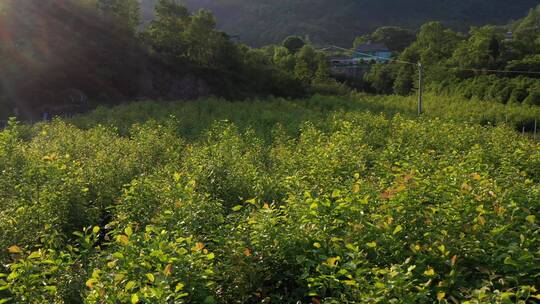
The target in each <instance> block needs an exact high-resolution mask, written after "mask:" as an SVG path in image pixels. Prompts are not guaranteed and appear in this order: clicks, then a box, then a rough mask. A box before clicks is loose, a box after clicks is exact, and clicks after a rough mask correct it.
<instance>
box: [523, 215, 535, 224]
mask: <svg viewBox="0 0 540 304" xmlns="http://www.w3.org/2000/svg"><path fill="white" fill-rule="evenodd" d="M525 219H526V220H527V222H529V223H531V224H534V222H535V221H536V216H535V215H529V216H527V217H526V218H525Z"/></svg>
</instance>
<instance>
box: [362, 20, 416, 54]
mask: <svg viewBox="0 0 540 304" xmlns="http://www.w3.org/2000/svg"><path fill="white" fill-rule="evenodd" d="M415 39H416V36H415V35H414V33H413V32H412V31H411V30H408V29H404V28H401V27H398V26H384V27H380V28H378V29H377V30H376V31H375V32H373V34H371V40H373V41H376V42H382V43H384V44H385V45H386V46H387V47H388V48H389V49H390V50H391V51H393V52H401V51H403V50H404V49H405V48H406V47H408V46H409V45H411V43H413V42H414V40H415Z"/></svg>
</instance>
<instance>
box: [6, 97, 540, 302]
mask: <svg viewBox="0 0 540 304" xmlns="http://www.w3.org/2000/svg"><path fill="white" fill-rule="evenodd" d="M415 109H416V108H415V103H414V98H412V97H411V98H404V97H392V96H389V97H369V96H361V95H357V96H349V97H322V96H315V97H313V98H311V99H309V100H299V101H287V100H282V99H270V100H265V101H253V102H235V103H229V102H225V101H220V100H202V101H199V102H190V103H167V104H163V103H155V102H140V103H133V104H128V105H124V106H119V107H116V108H112V109H106V108H101V109H98V110H96V111H94V112H93V113H90V114H88V115H84V116H80V117H74V118H70V119H67V120H60V119H57V120H54V121H53V122H50V123H40V124H35V125H21V124H17V123H16V122H14V121H12V122H11V123H10V124H9V126H8V127H7V128H6V129H4V130H3V131H1V132H0V248H1V251H0V303H206V304H211V303H313V304H320V303H328V304H331V303H336V304H338V303H536V302H537V301H540V292H539V291H538V290H537V289H538V288H540V284H539V282H540V246H539V244H540V227H539V220H538V219H539V217H540V143H539V142H538V141H536V140H534V139H533V138H532V134H531V136H523V135H522V134H521V132H516V130H519V131H522V128H523V127H525V128H526V131H527V132H532V130H533V129H532V124H531V122H534V120H535V118H540V110H539V109H538V108H534V107H526V106H516V105H503V104H491V103H482V102H475V101H470V102H460V101H452V100H451V98H450V97H436V96H428V98H427V104H426V114H425V116H423V117H421V118H417V117H416V113H415Z"/></svg>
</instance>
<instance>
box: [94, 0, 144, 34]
mask: <svg viewBox="0 0 540 304" xmlns="http://www.w3.org/2000/svg"><path fill="white" fill-rule="evenodd" d="M97 5H98V8H99V10H101V11H102V12H103V13H104V14H105V15H109V16H112V17H114V18H117V19H118V20H120V21H121V22H122V23H123V24H124V25H125V26H126V27H128V28H129V29H131V30H133V31H135V30H136V28H137V27H138V26H139V25H140V24H141V4H140V2H139V1H138V0H98V1H97Z"/></svg>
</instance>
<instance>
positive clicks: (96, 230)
mask: <svg viewBox="0 0 540 304" xmlns="http://www.w3.org/2000/svg"><path fill="white" fill-rule="evenodd" d="M99 230H100V228H99V226H95V227H94V228H93V229H92V232H93V233H94V234H97V233H98V232H99Z"/></svg>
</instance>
